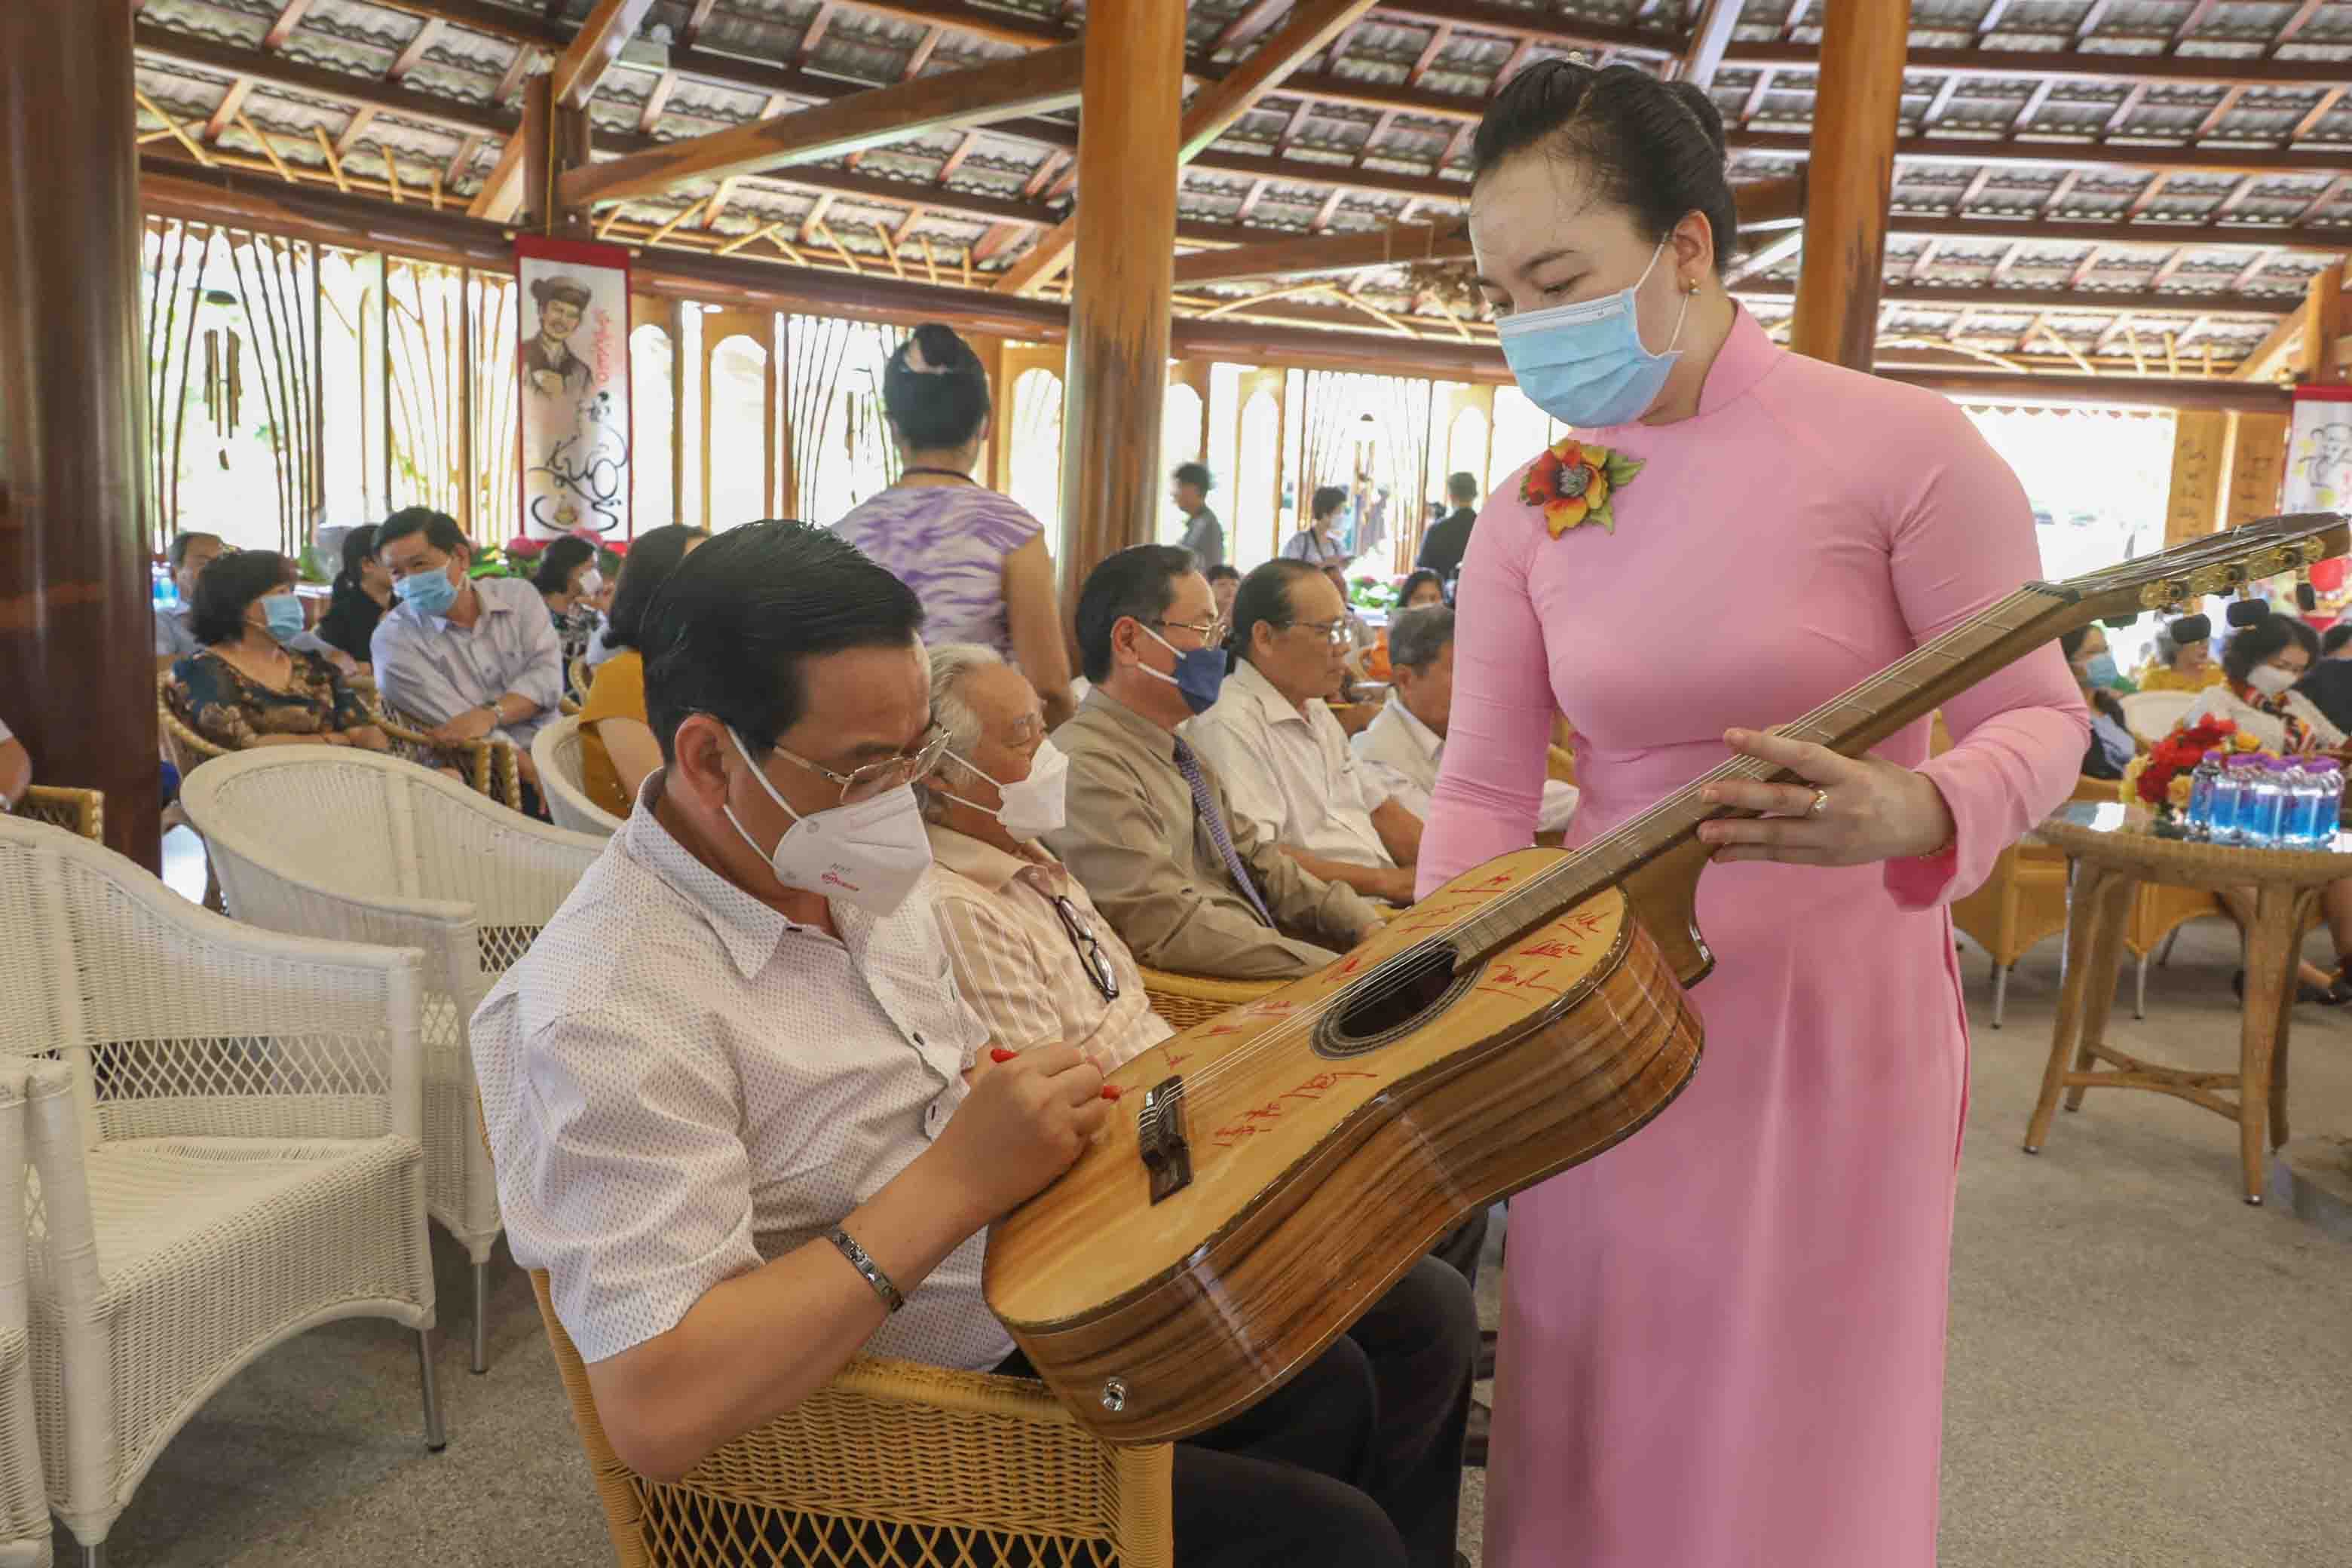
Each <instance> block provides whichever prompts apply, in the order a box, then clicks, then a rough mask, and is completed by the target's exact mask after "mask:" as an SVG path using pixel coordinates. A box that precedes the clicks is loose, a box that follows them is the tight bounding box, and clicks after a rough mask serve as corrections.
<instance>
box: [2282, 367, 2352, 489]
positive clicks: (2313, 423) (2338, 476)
mask: <svg viewBox="0 0 2352 1568" xmlns="http://www.w3.org/2000/svg"><path fill="white" fill-rule="evenodd" d="M2286 508H2287V510H2290V511H2293V510H2304V511H2352V386H2298V387H2296V388H2295V389H2294V434H2293V435H2292V436H2291V437H2289V438H2288V441H2287V457H2286Z"/></svg>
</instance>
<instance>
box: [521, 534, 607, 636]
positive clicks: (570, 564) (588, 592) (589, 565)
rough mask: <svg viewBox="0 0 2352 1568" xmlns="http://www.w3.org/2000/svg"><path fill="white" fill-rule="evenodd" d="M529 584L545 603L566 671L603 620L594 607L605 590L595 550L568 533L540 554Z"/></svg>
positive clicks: (590, 545) (551, 542) (552, 541)
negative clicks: (535, 589) (597, 566)
mask: <svg viewBox="0 0 2352 1568" xmlns="http://www.w3.org/2000/svg"><path fill="white" fill-rule="evenodd" d="M530 584H531V586H532V587H534V588H537V589H538V590H539V596H540V597H541V598H542V599H544V600H546V601H547V618H548V619H550V620H551V621H553V622H554V623H555V635H556V636H557V637H561V638H562V640H563V668H565V669H567V670H568V669H570V668H572V660H573V659H575V658H579V657H580V656H581V655H582V654H583V653H586V652H587V651H588V639H589V638H590V637H594V636H595V635H596V628H597V626H598V624H599V623H600V622H601V621H602V620H603V619H604V616H603V615H602V614H601V613H600V612H599V610H598V608H597V605H596V600H597V598H598V596H599V595H602V594H603V592H604V577H603V576H602V575H601V574H599V573H598V572H597V570H596V547H595V546H594V545H593V544H591V543H589V542H587V541H586V540H584V539H581V538H579V537H577V536H575V535H572V534H568V533H567V534H565V535H564V536H563V537H562V539H557V540H551V541H550V542H549V543H548V546H547V548H546V549H545V550H542V551H541V552H540V554H539V565H538V567H537V568H536V569H535V570H534V571H533V572H532V573H531V574H530Z"/></svg>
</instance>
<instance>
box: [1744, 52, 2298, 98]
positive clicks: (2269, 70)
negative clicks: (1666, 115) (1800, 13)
mask: <svg viewBox="0 0 2352 1568" xmlns="http://www.w3.org/2000/svg"><path fill="white" fill-rule="evenodd" d="M1723 63H1724V64H1725V65H1727V66H1776V67H1796V68H1808V69H1810V68H1815V67H1818V66H1819V65H1820V63H1821V51H1820V50H1819V49H1816V48H1814V47H1811V45H1808V44H1774V43H1763V42H1756V43H1734V44H1732V45H1731V46H1730V47H1727V48H1726V49H1725V50H1724V54H1723ZM1904 68H1905V70H1906V72H1907V73H1908V74H1910V75H1911V76H1914V77H1922V76H1947V75H1949V74H1951V73H1952V72H1955V71H1957V72H1958V73H1960V74H1961V75H1963V76H1973V77H1994V78H2000V79H2005V80H2011V81H2152V82H2178V83H2189V84H2195V85H2200V86H2207V87H2320V88H2326V87H2333V86H2335V85H2336V84H2337V83H2339V82H2341V81H2342V80H2343V79H2344V63H2343V62H2342V61H2341V60H2282V59H2275V58H2266V57H2263V56H2253V57H2251V58H2219V57H2216V56H2212V55H2177V54H2163V55H2126V54H2115V53H2093V52H2090V51H2086V50H2083V49H2047V50H2044V49H1981V48H1977V49H1944V48H1937V49H1922V48H1915V49H1913V50H1911V52H1910V54H1909V55H1908V56H1907V57H1906V59H1905V62H1904Z"/></svg>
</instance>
